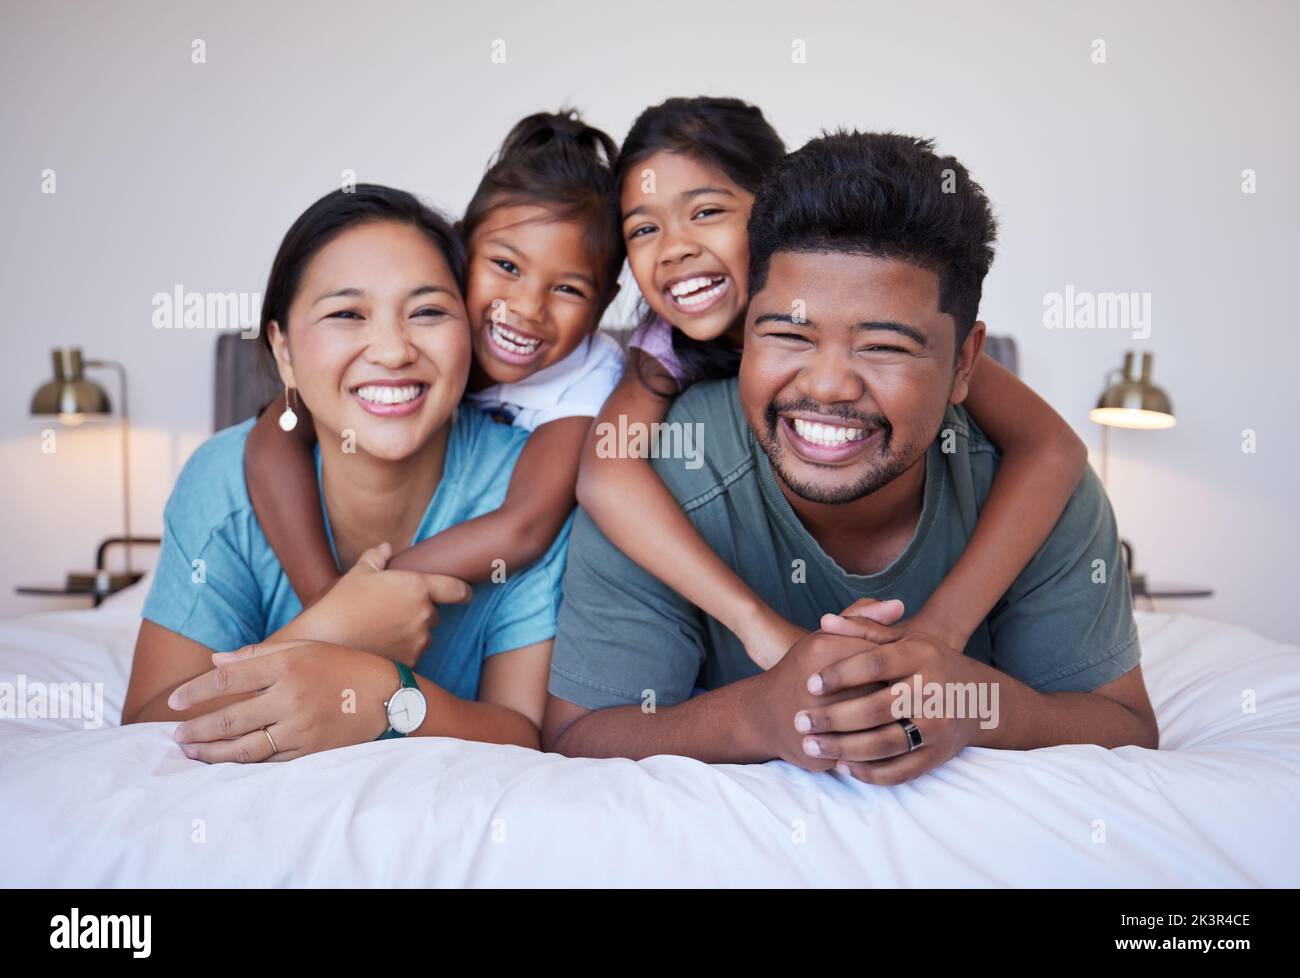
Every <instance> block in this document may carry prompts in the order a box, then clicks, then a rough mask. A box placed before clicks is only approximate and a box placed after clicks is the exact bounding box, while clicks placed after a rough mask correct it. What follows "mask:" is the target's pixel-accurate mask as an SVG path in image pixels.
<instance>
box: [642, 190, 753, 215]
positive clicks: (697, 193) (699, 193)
mask: <svg viewBox="0 0 1300 978" xmlns="http://www.w3.org/2000/svg"><path fill="white" fill-rule="evenodd" d="M705 194H726V195H727V196H728V197H734V196H736V194H735V192H734V191H731V190H728V189H727V188H726V187H696V188H695V189H694V190H683V191H682V192H681V193H680V194H678V195H677V196H678V198H679V199H681V200H691V199H692V198H694V197H703V196H704V195H705ZM647 210H649V208H648V207H647V206H646V205H645V204H641V205H640V206H638V207H633V208H632V209H631V210H630V211H626V212H624V214H623V220H625V221H626V220H627V219H628V218H629V217H635V216H636V215H638V214H644V213H645V212H646V211H647Z"/></svg>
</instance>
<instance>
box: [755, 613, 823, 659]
mask: <svg viewBox="0 0 1300 978" xmlns="http://www.w3.org/2000/svg"><path fill="white" fill-rule="evenodd" d="M807 634H808V629H806V628H800V627H799V626H798V625H795V624H792V623H791V622H788V621H786V620H785V619H784V618H782V617H781V616H780V615H778V614H777V613H776V612H774V611H770V612H769V613H768V614H767V615H766V616H765V617H763V618H761V619H759V620H757V621H756V622H754V624H753V625H752V626H751V627H750V629H749V631H748V632H747V633H746V634H744V635H739V636H738V637H739V638H740V640H741V641H742V642H744V643H745V651H746V652H748V653H749V657H750V658H751V659H753V660H754V661H755V662H756V663H758V665H759V666H760V667H762V668H763V669H771V668H772V667H773V666H774V665H776V664H777V663H778V662H780V661H781V659H782V658H784V656H785V654H786V653H787V652H789V651H790V646H792V645H794V644H795V643H796V642H798V641H799V640H800V639H801V638H803V637H804V636H805V635H807Z"/></svg>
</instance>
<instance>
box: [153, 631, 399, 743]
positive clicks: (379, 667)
mask: <svg viewBox="0 0 1300 978" xmlns="http://www.w3.org/2000/svg"><path fill="white" fill-rule="evenodd" d="M212 664H213V666H214V668H213V669H212V670H211V671H209V672H205V673H204V674H203V675H201V676H196V677H195V678H194V679H191V680H190V681H189V682H187V683H185V684H184V685H182V686H179V687H177V688H176V690H175V692H173V693H172V695H171V697H170V698H169V699H168V701H167V704H168V706H170V707H171V708H172V709H174V710H185V709H190V708H192V707H194V706H201V705H202V704H203V703H204V702H206V701H208V700H213V699H217V698H221V697H226V696H230V695H232V694H236V693H253V694H255V695H254V696H252V697H250V698H248V699H244V700H240V701H239V702H236V703H230V704H227V705H225V706H223V707H221V708H220V709H218V710H216V711H215V712H213V713H207V714H204V715H203V716H200V717H195V718H194V719H192V720H186V721H185V722H184V723H182V724H181V725H180V726H178V727H177V728H176V730H175V733H174V734H173V736H174V737H175V738H176V741H177V743H179V744H180V745H181V747H182V749H183V750H184V751H185V756H186V757H189V758H193V759H195V760H200V761H208V762H216V761H236V762H239V763H241V764H247V763H252V762H257V761H288V760H292V759H293V758H295V757H301V756H302V755H304V754H314V753H315V752H317V751H322V750H331V749H333V748H335V747H347V746H348V745H350V744H363V743H366V742H367V741H371V740H375V739H376V738H377V737H379V735H380V734H382V733H383V732H384V731H385V730H387V729H388V713H387V710H385V708H384V703H385V702H386V701H387V700H388V698H389V697H390V696H392V695H393V693H394V692H396V690H397V688H398V687H399V686H400V685H401V680H400V678H399V676H398V674H397V669H396V668H395V667H394V666H393V663H392V662H390V661H389V660H387V659H385V658H383V657H381V656H378V655H373V654H371V653H370V652H362V651H360V650H358V649H349V648H343V647H341V646H338V645H329V644H327V643H325V642H292V641H289V642H267V643H264V644H261V645H249V646H247V647H245V648H242V649H240V650H239V651H238V652H217V653H214V654H213V656H212ZM268 733H269V734H270V736H267V734H268ZM272 745H274V746H272Z"/></svg>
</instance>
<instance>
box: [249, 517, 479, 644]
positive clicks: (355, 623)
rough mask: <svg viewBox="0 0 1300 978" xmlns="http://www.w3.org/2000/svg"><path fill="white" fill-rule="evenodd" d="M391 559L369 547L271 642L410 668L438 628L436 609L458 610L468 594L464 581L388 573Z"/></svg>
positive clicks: (385, 550) (385, 548)
mask: <svg viewBox="0 0 1300 978" xmlns="http://www.w3.org/2000/svg"><path fill="white" fill-rule="evenodd" d="M391 556H392V548H391V547H390V546H389V545H388V544H387V543H381V544H380V545H379V546H377V547H371V548H370V549H369V550H367V551H366V552H365V553H363V554H362V555H361V557H360V558H359V559H358V560H357V562H356V565H355V566H354V567H353V568H352V569H351V570H350V571H348V572H347V573H346V574H344V575H343V576H342V577H341V578H339V581H338V583H337V584H335V585H334V586H333V587H332V588H330V589H329V591H327V592H326V593H325V595H324V597H322V598H321V599H320V600H319V601H317V602H316V603H315V604H314V605H312V606H311V607H310V608H308V609H307V610H306V611H304V612H303V613H302V614H301V615H299V616H298V617H297V618H296V619H294V620H293V621H292V622H290V623H289V624H288V625H286V626H285V627H284V628H282V629H280V630H279V631H278V632H276V633H275V634H274V635H273V636H271V638H272V639H274V640H281V639H283V640H292V639H297V640H311V641H319V642H329V643H331V644H334V645H342V646H346V647H348V648H354V649H367V650H368V651H371V652H374V653H376V654H378V655H382V656H385V657H387V658H389V659H393V660H395V661H398V662H403V663H405V664H406V665H408V666H414V665H415V663H416V660H418V659H419V658H420V653H422V652H423V651H424V650H425V648H427V647H428V645H429V632H430V631H432V630H433V628H434V626H436V625H437V624H438V605H440V604H463V603H464V602H466V601H468V600H469V599H470V596H471V593H472V592H471V589H470V586H469V585H468V584H466V583H465V582H464V581H462V580H459V579H457V578H454V577H447V576H446V575H443V574H423V573H420V572H419V571H401V570H387V569H386V568H387V566H388V560H389V558H390V557H391Z"/></svg>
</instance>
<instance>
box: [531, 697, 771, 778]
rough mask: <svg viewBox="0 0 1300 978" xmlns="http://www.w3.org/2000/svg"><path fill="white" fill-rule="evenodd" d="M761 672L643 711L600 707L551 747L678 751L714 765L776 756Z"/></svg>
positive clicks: (594, 751) (580, 751)
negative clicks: (762, 704) (761, 701)
mask: <svg viewBox="0 0 1300 978" xmlns="http://www.w3.org/2000/svg"><path fill="white" fill-rule="evenodd" d="M759 678H761V677H757V676H755V677H753V678H750V679H742V680H741V681H739V682H735V683H732V684H730V685H729V686H724V687H722V688H721V689H715V690H713V691H712V692H708V693H703V694H701V695H699V696H696V697H694V698H692V699H689V700H686V701H685V702H684V703H679V704H677V705H676V706H666V707H660V708H658V709H656V710H655V711H654V712H644V711H643V709H642V707H640V706H615V707H610V708H608V709H604V710H595V711H593V712H591V713H588V714H585V715H584V716H581V717H579V718H578V719H577V720H575V721H574V722H573V723H571V724H570V725H569V726H568V727H566V728H565V729H564V730H563V731H562V732H561V733H560V735H559V736H558V737H556V738H555V741H554V743H551V744H548V745H547V749H549V750H552V751H555V752H557V753H560V754H565V755H568V756H569V757H630V758H632V759H633V760H640V759H642V758H645V757H653V756H654V755H656V754H678V755H681V756H684V757H693V758H695V759H696V760H699V761H706V762H708V763H710V764H748V763H759V762H762V761H768V760H771V759H772V758H773V757H775V756H776V753H775V751H773V750H772V749H771V748H770V747H768V746H767V745H766V743H765V741H766V737H765V736H764V733H763V726H762V722H761V721H762V719H763V718H762V715H761V711H760V710H759V709H758V706H757V696H756V693H757V689H758V687H757V685H756V681H757V680H758V679H759Z"/></svg>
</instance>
